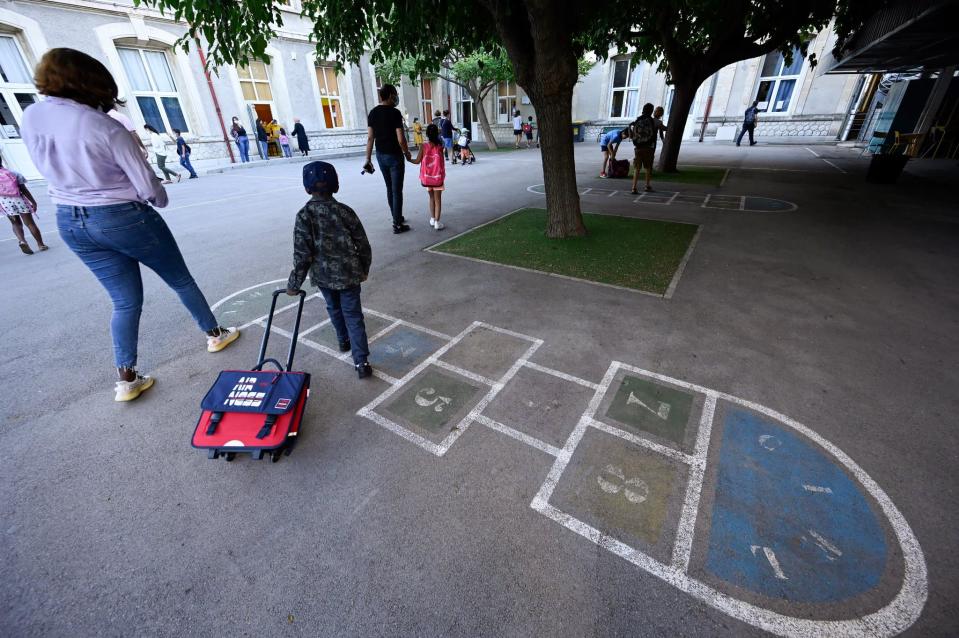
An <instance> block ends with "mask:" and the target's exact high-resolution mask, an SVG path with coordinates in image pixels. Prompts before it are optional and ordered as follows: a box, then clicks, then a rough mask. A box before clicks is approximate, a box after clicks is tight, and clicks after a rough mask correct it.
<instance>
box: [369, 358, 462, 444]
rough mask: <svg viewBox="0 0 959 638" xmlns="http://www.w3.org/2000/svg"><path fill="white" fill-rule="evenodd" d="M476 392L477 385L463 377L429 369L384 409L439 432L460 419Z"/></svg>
mask: <svg viewBox="0 0 959 638" xmlns="http://www.w3.org/2000/svg"><path fill="white" fill-rule="evenodd" d="M479 392H480V388H479V387H478V386H476V385H473V384H472V383H471V382H469V381H468V380H466V379H465V378H462V377H457V376H453V375H448V374H444V373H443V372H440V371H439V370H437V369H436V368H428V369H427V370H426V371H425V372H424V373H423V374H421V375H419V376H418V377H416V378H415V379H413V380H412V381H410V383H409V385H408V387H407V388H406V390H404V391H403V392H401V393H400V394H399V395H398V396H397V397H396V398H395V399H393V400H392V401H391V402H390V403H388V404H387V405H386V410H387V411H389V412H391V413H393V414H395V415H396V416H399V417H401V418H403V419H405V420H406V421H409V422H410V423H412V424H413V425H416V426H418V427H421V428H423V429H424V430H428V431H430V432H433V433H440V432H443V431H448V430H449V429H450V428H451V427H452V426H453V425H455V424H456V423H457V422H459V420H460V419H461V418H462V415H461V414H462V412H463V411H464V409H465V408H467V407H468V406H469V405H470V404H471V403H473V402H474V399H475V398H476V395H477V394H479ZM454 419H455V420H454Z"/></svg>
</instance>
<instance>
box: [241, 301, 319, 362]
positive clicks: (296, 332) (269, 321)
mask: <svg viewBox="0 0 959 638" xmlns="http://www.w3.org/2000/svg"><path fill="white" fill-rule="evenodd" d="M282 294H286V288H278V289H277V290H274V291H273V301H272V302H270V314H269V315H267V317H266V331H265V332H264V333H263V340H262V341H261V342H260V356H259V357H257V361H256V365H255V366H254V367H253V369H254V370H262V369H263V365H264V364H266V363H272V364H273V365H275V366H276V367H277V368H279V369H280V370H283V366H282V365H281V364H280V362H279V361H277V360H276V359H267V358H266V346H267V344H268V343H269V342H270V331H271V329H272V327H273V315H274V314H275V313H276V300H277V299H279V297H280V295H282ZM297 296H298V297H299V302H298V303H297V307H296V323H294V324H293V337H292V338H291V339H290V350H289V352H288V353H287V355H286V371H287V372H290V371H291V370H292V369H293V355H294V354H295V353H296V341H297V339H299V338H300V319H302V318H303V303H304V302H305V301H306V292H304V291H302V290H300V291H299V292H298V293H297Z"/></svg>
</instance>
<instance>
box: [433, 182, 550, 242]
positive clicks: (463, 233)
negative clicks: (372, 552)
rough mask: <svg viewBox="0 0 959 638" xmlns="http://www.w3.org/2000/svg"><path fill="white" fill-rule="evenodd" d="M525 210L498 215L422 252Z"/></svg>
mask: <svg viewBox="0 0 959 638" xmlns="http://www.w3.org/2000/svg"><path fill="white" fill-rule="evenodd" d="M526 190H529V189H528V188H527V189H526ZM530 192H532V191H530ZM537 195H542V193H537ZM525 208H527V207H526V206H523V207H522V208H517V209H515V210H511V211H509V212H508V213H504V214H502V215H500V216H499V217H494V218H493V219H491V220H489V221H488V222H483V223H482V224H480V225H479V226H473V227H472V228H469V229H467V230H464V231H463V232H461V233H457V234H455V235H453V236H452V237H447V238H446V239H444V240H443V241H441V242H437V243H435V244H432V245H430V246H427V247H426V248H424V249H423V250H424V251H425V252H433V249H434V248H438V247H439V246H442V245H443V244H445V243H448V242H451V241H453V240H454V239H456V238H457V237H462V236H463V235H468V234H469V233H471V232H473V231H474V230H479V229H480V228H483V227H484V226H489V225H490V224H495V223H496V222H498V221H500V220H501V219H506V218H507V217H509V216H510V215H512V214H513V213H518V212H519V211H521V210H523V209H525ZM440 254H445V253H440Z"/></svg>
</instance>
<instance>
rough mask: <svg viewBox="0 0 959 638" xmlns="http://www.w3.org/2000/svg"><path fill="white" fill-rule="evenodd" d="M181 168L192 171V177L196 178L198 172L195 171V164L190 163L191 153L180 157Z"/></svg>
mask: <svg viewBox="0 0 959 638" xmlns="http://www.w3.org/2000/svg"><path fill="white" fill-rule="evenodd" d="M180 166H182V167H183V168H185V169H186V170H188V171H190V177H196V171H195V170H193V164H191V163H190V154H189V153H184V154H183V155H181V156H180Z"/></svg>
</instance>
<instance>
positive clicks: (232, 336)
mask: <svg viewBox="0 0 959 638" xmlns="http://www.w3.org/2000/svg"><path fill="white" fill-rule="evenodd" d="M239 337H240V329H239V328H226V329H224V331H223V332H221V333H220V335H219V336H218V337H207V338H206V351H207V352H219V351H220V350H222V349H223V348H225V347H227V346H228V345H230V344H231V343H233V342H234V341H236V340H237V339H239Z"/></svg>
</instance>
